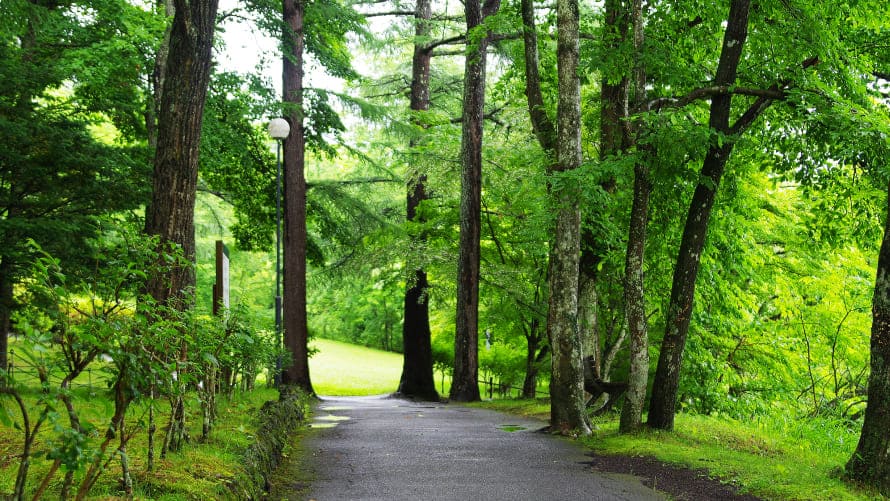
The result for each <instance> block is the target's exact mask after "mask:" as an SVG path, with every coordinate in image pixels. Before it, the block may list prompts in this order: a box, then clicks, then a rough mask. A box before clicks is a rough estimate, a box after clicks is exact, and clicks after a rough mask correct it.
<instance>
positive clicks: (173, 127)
mask: <svg viewBox="0 0 890 501" xmlns="http://www.w3.org/2000/svg"><path fill="white" fill-rule="evenodd" d="M175 5H176V9H175V10H176V13H175V15H174V16H173V26H172V29H171V32H170V47H169V52H168V56H167V65H166V70H165V72H164V73H165V78H164V82H163V85H164V87H163V92H162V94H161V106H160V111H159V115H158V125H159V127H158V137H157V149H156V150H155V162H154V183H153V188H152V198H151V205H150V206H149V208H148V210H147V212H146V221H145V229H146V233H148V234H149V235H158V236H160V238H161V240H162V242H170V243H174V244H177V245H179V246H180V247H181V248H182V251H183V253H184V255H185V257H186V259H187V260H188V262H189V263H194V259H195V221H194V215H195V193H196V189H197V181H198V153H199V149H200V145H201V121H202V118H203V115H204V100H205V96H206V95H207V86H208V83H209V82H210V68H211V63H212V49H213V35H214V29H215V27H216V10H217V5H218V0H209V1H201V2H198V1H191V2H189V1H186V0H177V1H176V2H175ZM194 286H195V273H194V267H193V266H191V265H185V266H177V267H175V268H174V269H173V270H172V271H171V272H170V273H169V274H167V275H166V276H154V277H151V278H150V280H149V282H148V285H147V292H148V293H149V294H151V296H152V297H153V298H154V299H155V301H157V302H158V303H161V304H167V305H170V306H173V307H179V308H188V307H190V306H191V304H192V299H190V296H191V295H192V294H193V292H192V289H193V288H194Z"/></svg>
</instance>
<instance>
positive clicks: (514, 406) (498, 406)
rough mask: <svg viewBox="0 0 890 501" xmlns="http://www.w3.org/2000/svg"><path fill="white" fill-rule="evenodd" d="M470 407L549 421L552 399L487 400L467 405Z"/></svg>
mask: <svg viewBox="0 0 890 501" xmlns="http://www.w3.org/2000/svg"><path fill="white" fill-rule="evenodd" d="M465 405H467V406H469V407H477V408H480V409H491V410H493V411H499V412H506V413H508V414H513V415H516V416H523V417H529V418H534V419H541V420H544V421H546V420H549V419H550V399H549V398H536V399H534V400H531V399H527V400H514V399H504V400H487V401H483V402H473V403H468V404H465Z"/></svg>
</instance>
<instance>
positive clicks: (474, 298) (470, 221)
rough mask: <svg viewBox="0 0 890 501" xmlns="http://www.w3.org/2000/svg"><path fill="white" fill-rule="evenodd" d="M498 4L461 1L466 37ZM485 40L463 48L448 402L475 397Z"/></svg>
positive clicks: (477, 383)
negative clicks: (454, 307) (451, 372)
mask: <svg viewBox="0 0 890 501" xmlns="http://www.w3.org/2000/svg"><path fill="white" fill-rule="evenodd" d="M498 7H500V0H487V1H486V2H485V5H484V6H483V5H482V4H481V3H480V1H479V0H467V1H466V3H465V8H466V19H467V33H473V32H474V31H475V30H477V29H479V28H480V26H481V25H482V21H483V19H484V17H485V16H488V15H491V14H494V13H495V12H497V10H498ZM487 48H488V36H483V37H482V38H481V39H480V40H479V41H478V43H471V44H469V45H468V46H467V56H466V63H465V70H464V99H463V127H462V134H461V166H462V168H461V196H460V254H459V257H458V265H457V318H456V320H455V336H454V375H453V378H452V382H451V393H450V398H451V400H455V401H458V402H472V401H477V400H479V399H480V395H479V236H480V233H481V225H482V222H481V206H482V120H483V113H484V110H483V107H484V105H485V59H486V54H485V53H486V50H487Z"/></svg>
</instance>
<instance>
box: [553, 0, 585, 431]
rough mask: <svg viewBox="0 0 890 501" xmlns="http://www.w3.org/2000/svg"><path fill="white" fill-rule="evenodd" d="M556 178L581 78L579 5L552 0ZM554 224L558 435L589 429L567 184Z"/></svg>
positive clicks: (574, 134)
mask: <svg viewBox="0 0 890 501" xmlns="http://www.w3.org/2000/svg"><path fill="white" fill-rule="evenodd" d="M556 18H557V21H556V23H557V42H556V53H557V54H556V57H557V74H558V78H559V101H558V104H557V113H556V115H557V127H556V157H557V168H556V172H554V174H556V176H559V175H560V174H562V173H566V172H569V171H572V170H574V169H577V168H578V167H579V166H580V165H581V82H580V80H579V78H578V61H579V54H580V43H579V6H578V1H577V0H558V1H557V3H556ZM551 188H552V195H553V197H554V199H555V202H556V203H555V205H556V210H557V212H556V226H555V230H554V234H553V236H552V237H551V243H550V273H549V278H550V304H549V310H548V314H547V334H548V337H549V338H550V346H551V368H552V369H551V379H550V426H551V427H552V429H553V430H554V431H556V432H559V433H564V434H567V433H580V434H583V435H587V434H589V433H590V423H589V422H588V419H587V412H586V409H585V405H584V404H585V402H584V370H583V366H582V358H583V353H582V347H581V334H580V325H579V321H578V288H579V283H578V282H579V267H580V263H579V256H580V253H581V209H580V205H579V199H580V193H579V190H578V187H577V185H576V184H575V183H572V182H561V180H560V179H558V178H557V179H556V180H555V182H553V183H552V184H551Z"/></svg>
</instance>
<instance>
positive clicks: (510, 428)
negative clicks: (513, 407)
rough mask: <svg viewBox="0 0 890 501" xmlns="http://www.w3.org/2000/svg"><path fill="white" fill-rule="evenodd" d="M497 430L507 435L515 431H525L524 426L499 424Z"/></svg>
mask: <svg viewBox="0 0 890 501" xmlns="http://www.w3.org/2000/svg"><path fill="white" fill-rule="evenodd" d="M498 429H499V430H501V431H506V432H507V433H513V432H515V431H523V430H527V429H528V428H526V427H525V426H519V425H518V424H501V425H498Z"/></svg>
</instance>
